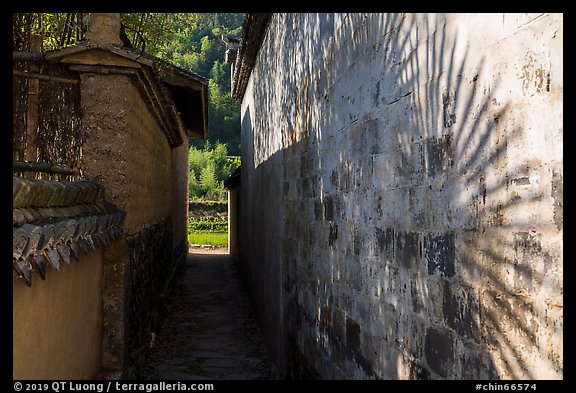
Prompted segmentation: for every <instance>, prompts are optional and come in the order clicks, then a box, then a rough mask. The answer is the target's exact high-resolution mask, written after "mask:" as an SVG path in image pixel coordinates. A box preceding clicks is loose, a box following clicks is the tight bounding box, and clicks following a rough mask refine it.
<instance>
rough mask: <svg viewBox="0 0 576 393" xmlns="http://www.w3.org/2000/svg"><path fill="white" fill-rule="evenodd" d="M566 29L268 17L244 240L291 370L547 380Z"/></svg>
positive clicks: (499, 19)
mask: <svg viewBox="0 0 576 393" xmlns="http://www.w3.org/2000/svg"><path fill="white" fill-rule="evenodd" d="M562 24H563V16H562V15H561V14H542V15H541V14H446V15H444V14H433V15H429V14H402V15H398V14H289V15H284V14H275V15H274V16H273V18H272V20H271V22H270V25H269V27H268V33H267V36H266V38H265V40H264V43H263V45H262V47H261V49H260V52H259V54H258V58H257V61H256V65H255V68H254V70H253V72H252V75H251V78H250V83H249V85H248V88H247V90H246V94H245V96H244V100H243V103H242V154H243V156H242V189H241V192H242V207H241V214H242V217H241V225H242V228H241V243H240V247H241V250H242V263H243V272H244V275H245V278H246V280H247V282H248V284H249V285H250V287H251V288H252V289H251V291H252V298H253V300H254V302H255V306H256V308H257V310H258V313H259V315H260V319H261V322H262V325H263V328H264V330H265V332H266V335H267V339H268V342H269V344H270V345H271V346H272V347H273V349H274V350H273V354H274V356H275V357H276V359H277V361H278V363H279V366H280V367H282V366H286V367H287V372H288V374H289V375H290V376H294V377H302V376H308V377H314V376H316V377H322V378H392V379H395V378H400V379H404V378H421V379H426V378H430V379H439V378H440V379H441V378H447V379H452V378H456V379H460V378H464V379H467V378H471V379H475V378H510V379H513V378H523V379H524V378H525V379H531V378H535V379H538V378H552V379H556V378H562V376H563V370H562V361H563V357H562V356H563V355H562V352H563V342H562V330H563V322H562V319H563V300H562V295H563V290H562V288H563V287H562V275H563V271H562V258H563V249H562V239H563V229H562V226H563V215H562V206H563V199H562V189H563V169H562V162H563V153H562V148H563V142H562V141H563V139H562V133H563V128H562V127H563V123H562V122H563V109H562V100H563V69H562V63H563V61H562V60H563V59H562V57H563V49H562V48H563V26H562Z"/></svg>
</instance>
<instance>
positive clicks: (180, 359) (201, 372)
mask: <svg viewBox="0 0 576 393" xmlns="http://www.w3.org/2000/svg"><path fill="white" fill-rule="evenodd" d="M178 269H179V270H178V271H177V272H176V276H175V278H174V283H173V288H172V290H171V293H170V294H169V297H168V299H167V305H166V318H165V320H164V323H163V325H162V327H161V329H160V331H159V332H155V333H156V338H155V340H154V345H153V347H152V349H151V350H150V354H149V356H148V357H147V359H146V363H145V365H144V366H143V367H142V369H141V370H140V372H139V373H138V374H140V375H138V377H137V378H139V379H160V380H200V379H210V380H221V379H225V380H226V379H227V380H239V379H251V380H258V379H259V380H262V379H274V375H275V373H274V369H273V366H272V364H271V362H270V360H269V357H268V353H267V351H266V348H265V346H264V343H263V341H262V335H261V333H260V329H259V327H258V324H257V322H256V319H255V316H254V313H253V311H252V307H251V305H250V303H249V301H248V296H247V294H246V291H245V289H244V287H243V286H242V283H241V281H240V276H239V273H238V271H237V269H236V267H235V266H234V264H233V262H232V259H231V258H230V256H229V255H228V254H223V253H220V252H218V251H201V252H196V251H195V252H194V253H189V254H188V257H187V259H186V262H185V263H184V264H183V266H180V267H179V268H178Z"/></svg>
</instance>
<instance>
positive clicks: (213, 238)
mask: <svg viewBox="0 0 576 393" xmlns="http://www.w3.org/2000/svg"><path fill="white" fill-rule="evenodd" d="M188 243H190V244H200V245H210V246H214V247H227V246H228V233H226V232H208V231H194V232H192V231H190V232H188Z"/></svg>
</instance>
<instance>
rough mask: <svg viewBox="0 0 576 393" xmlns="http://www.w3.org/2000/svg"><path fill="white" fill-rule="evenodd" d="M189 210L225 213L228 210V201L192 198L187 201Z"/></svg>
mask: <svg viewBox="0 0 576 393" xmlns="http://www.w3.org/2000/svg"><path fill="white" fill-rule="evenodd" d="M188 210H189V211H200V212H214V213H226V212H227V211H228V201H205V200H194V201H191V202H189V203H188Z"/></svg>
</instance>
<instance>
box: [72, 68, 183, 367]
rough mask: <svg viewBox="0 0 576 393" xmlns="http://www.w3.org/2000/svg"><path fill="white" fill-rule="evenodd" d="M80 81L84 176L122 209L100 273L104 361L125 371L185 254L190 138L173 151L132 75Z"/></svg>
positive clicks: (92, 76)
mask: <svg viewBox="0 0 576 393" xmlns="http://www.w3.org/2000/svg"><path fill="white" fill-rule="evenodd" d="M82 81H83V90H82V91H83V95H82V107H83V111H84V119H83V125H84V128H85V131H86V135H87V137H86V141H85V144H84V161H83V170H84V173H85V176H86V177H87V178H89V179H92V180H94V181H96V182H98V183H100V184H102V185H104V188H105V198H106V200H108V201H110V202H112V203H114V204H115V205H116V206H118V207H120V208H121V209H123V210H124V211H125V212H126V218H125V220H124V231H125V234H126V242H125V243H124V244H123V247H124V249H123V250H122V249H114V250H110V255H111V258H110V259H109V260H108V263H107V265H106V266H105V269H107V270H105V275H104V277H105V281H106V280H108V281H106V282H107V283H108V284H105V287H106V288H109V291H108V292H107V293H106V294H105V296H104V302H105V303H106V304H107V305H105V309H106V310H107V311H109V314H108V315H109V318H108V319H110V323H108V324H107V325H106V326H105V329H104V335H105V340H106V337H109V341H110V343H111V345H110V347H112V348H114V349H115V351H116V353H112V354H108V353H107V352H106V351H107V349H105V353H104V358H105V359H106V358H109V360H110V361H109V362H108V363H109V366H108V367H109V368H111V369H114V368H118V367H120V368H122V367H124V366H123V365H127V364H129V365H132V366H134V365H135V363H136V362H137V361H138V360H139V359H140V357H141V356H140V355H141V354H142V350H143V349H144V348H145V347H146V346H147V345H148V343H149V340H150V337H151V333H152V332H153V331H154V330H155V329H156V328H157V326H155V324H156V323H157V322H158V321H159V320H160V319H161V318H160V316H161V312H162V310H161V298H160V297H159V295H160V293H161V292H162V291H163V290H164V289H165V286H166V284H167V280H168V279H169V277H170V274H171V273H172V272H173V269H174V267H175V265H176V263H177V262H178V261H179V260H180V259H179V258H183V257H185V255H186V254H185V252H186V250H187V238H186V215H187V197H186V196H187V193H186V189H187V165H188V160H187V158H186V155H185V154H186V152H187V141H186V142H184V144H183V145H182V146H180V147H177V148H174V149H171V147H170V145H169V143H168V141H167V139H166V136H165V135H164V133H163V132H162V129H161V128H160V126H159V124H158V122H157V121H156V120H155V118H154V117H153V116H152V114H151V112H150V109H149V107H148V106H147V105H146V102H145V101H144V99H143V98H142V94H141V93H140V92H139V90H138V88H137V82H135V80H133V79H131V78H130V77H128V76H125V75H114V74H104V75H97V74H84V75H82ZM185 139H186V138H185ZM114 321H115V322H114ZM123 337H125V338H126V341H124V340H123V339H122V338H123ZM122 354H124V356H126V357H125V358H123V357H122ZM104 363H105V366H106V362H104ZM120 363H122V364H123V365H121V364H120ZM130 372H131V371H130V370H127V375H130Z"/></svg>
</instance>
